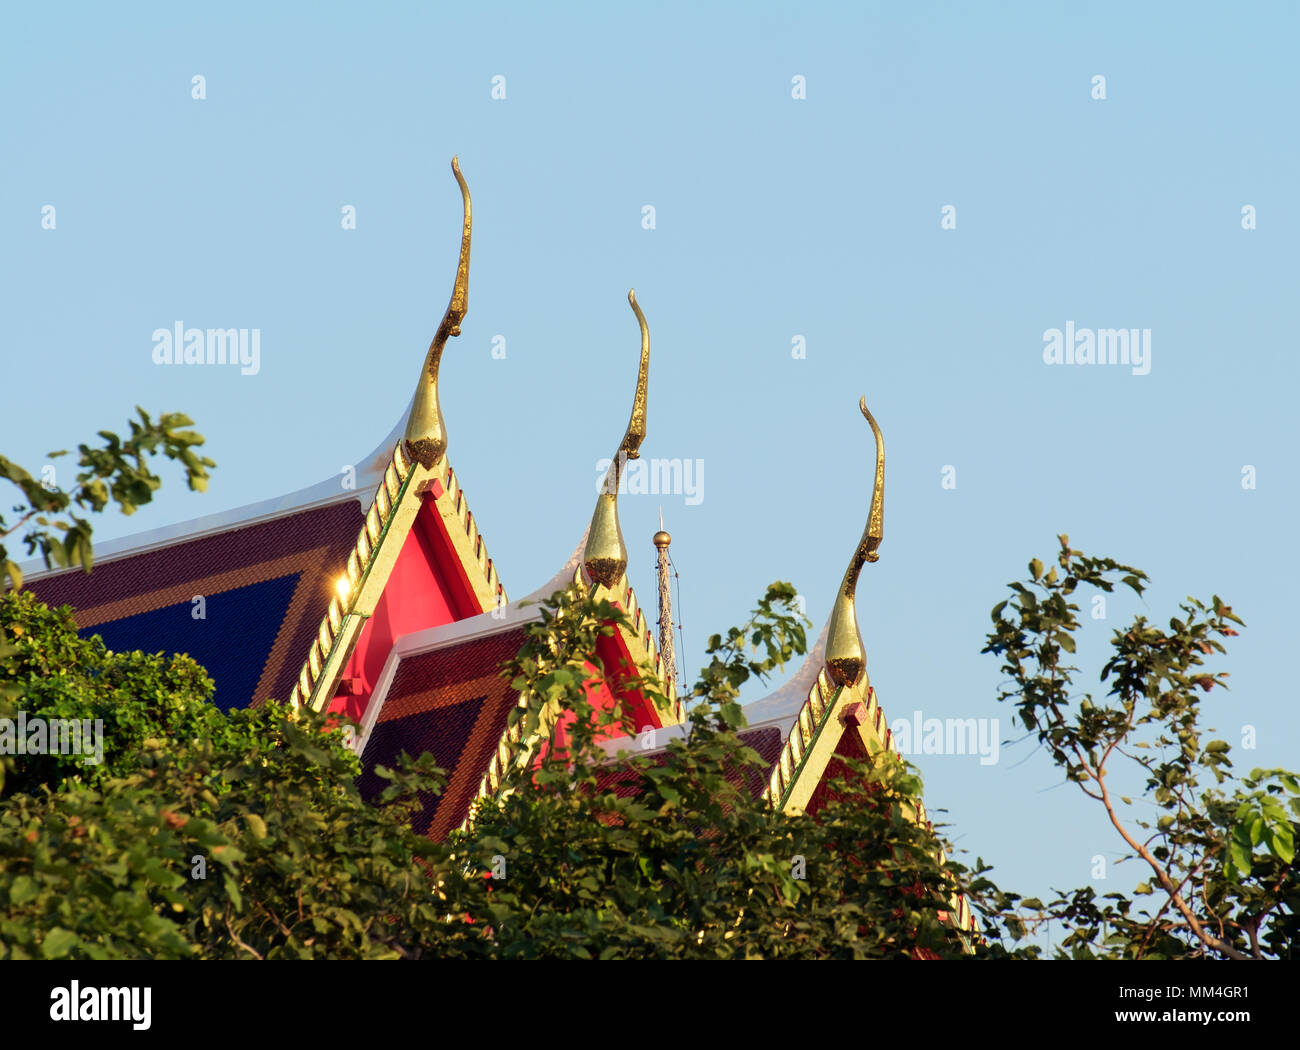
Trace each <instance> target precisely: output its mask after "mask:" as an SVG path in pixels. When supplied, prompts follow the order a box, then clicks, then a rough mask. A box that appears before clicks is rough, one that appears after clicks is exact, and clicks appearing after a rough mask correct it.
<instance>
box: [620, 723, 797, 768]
mask: <svg viewBox="0 0 1300 1050" xmlns="http://www.w3.org/2000/svg"><path fill="white" fill-rule="evenodd" d="M689 729H690V725H689V723H685V722H679V723H677V724H676V725H671V726H664V727H663V728H661V729H649V728H647V729H643V730H641V732H639V733H637V734H636V735H635V736H620V737H615V738H614V739H613V740H602V741H600V748H601V750H602V751H604V752H605V754H607V755H609V756H610V757H611V758H612V757H613V756H614V755H617V754H618V753H619V752H620V751H633V752H646V751H662V750H663V749H664V748H665V747H667V746H668V744H669V742H670V741H673V740H681V739H684V738H685V737H686V734H687V732H688V730H689ZM754 729H779V730H780V731H781V736H782V738H784V737H785V736H786V734H787V733H788V732H789V719H786V718H768V719H765V720H764V721H761V722H750V723H749V724H748V725H746V726H745V728H744V729H742V730H740V731H741V732H742V733H748V732H750V731H751V730H754Z"/></svg>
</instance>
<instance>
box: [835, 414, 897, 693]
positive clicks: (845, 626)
mask: <svg viewBox="0 0 1300 1050" xmlns="http://www.w3.org/2000/svg"><path fill="white" fill-rule="evenodd" d="M858 408H860V409H861V410H862V414H863V415H864V416H866V417H867V422H868V423H869V424H870V425H871V433H872V435H873V436H874V437H875V439H876V479H875V486H874V488H873V489H872V493H871V511H870V513H869V514H868V516H867V527H866V530H865V531H864V532H863V533H862V541H861V542H860V543H859V544H858V548H857V550H855V551H854V552H853V557H852V558H851V559H849V567H848V568H847V569H846V570H845V572H844V582H842V583H841V584H840V590H839V593H838V594H837V595H836V596H835V605H834V607H833V608H832V609H831V618H830V623H829V625H828V628H827V632H826V670H827V672H828V673H829V674H830V676H831V678H832V679H834V681H835V683H836V684H837V685H843V686H850V687H851V686H855V685H857V684H858V682H859V681H861V679H862V673H863V671H864V670H866V666H867V654H866V650H865V649H863V647H862V634H861V632H860V631H859V630H858V614H857V609H856V607H855V605H854V595H855V594H856V592H857V589H858V573H860V572H861V571H862V565H863V563H864V562H869V561H877V560H879V558H880V555H879V554H878V553H877V549H878V548H879V547H880V541H881V539H882V538H883V536H884V531H885V439H884V438H883V437H882V436H881V434H880V427H879V426H877V425H876V420H875V417H874V416H872V414H871V413H870V412H869V411H868V410H867V399H866V398H865V397H864V398H862V399H861V400H859V401H858Z"/></svg>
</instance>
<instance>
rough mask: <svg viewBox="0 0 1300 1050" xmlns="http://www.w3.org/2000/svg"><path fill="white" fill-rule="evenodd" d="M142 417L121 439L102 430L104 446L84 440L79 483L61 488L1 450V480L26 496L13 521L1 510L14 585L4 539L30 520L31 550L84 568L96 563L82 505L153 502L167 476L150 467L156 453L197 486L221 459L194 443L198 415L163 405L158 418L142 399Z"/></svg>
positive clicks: (27, 538)
mask: <svg viewBox="0 0 1300 1050" xmlns="http://www.w3.org/2000/svg"><path fill="white" fill-rule="evenodd" d="M136 412H138V413H139V416H140V418H139V419H138V420H134V419H133V420H129V421H128V422H129V425H130V427H131V433H130V436H129V437H127V438H125V439H123V438H121V437H119V436H118V435H117V434H115V433H113V432H112V431H110V430H101V431H100V432H99V437H100V439H101V440H102V442H103V444H102V445H100V446H98V447H92V446H90V445H85V444H82V445H79V446H78V447H77V452H78V455H77V466H78V468H79V469H78V471H77V474H76V479H75V484H74V485H72V486H71V487H70V488H68V489H63V488H61V487H59V486H58V485H57V484H55V483H54V481H53V479H52V477H46V478H42V479H41V480H39V481H38V480H37V479H36V478H34V477H33V476H32V475H31V473H30V472H28V471H27V470H25V469H23V468H22V467H20V466H19V465H18V464H17V463H14V462H12V461H11V460H8V459H6V458H5V457H4V456H0V480H4V481H8V482H10V483H11V484H12V485H14V486H15V487H16V488H17V489H18V491H19V493H20V495H21V497H22V498H21V501H20V502H19V503H18V504H16V505H15V506H14V507H13V508H12V510H13V513H14V514H15V515H16V518H15V520H14V521H13V522H9V521H6V519H5V517H4V515H3V514H2V513H0V575H3V576H8V578H9V581H10V583H11V584H12V586H13V588H14V589H15V590H17V589H18V588H19V587H21V586H22V583H23V577H22V572H21V571H20V570H19V568H18V565H17V563H16V562H14V561H12V560H11V559H10V558H9V555H8V551H7V549H6V540H7V539H8V538H9V537H10V536H11V535H13V534H14V533H15V532H17V531H18V530H19V529H23V528H24V527H25V529H26V531H25V532H24V533H23V535H22V541H23V543H24V544H25V545H26V548H27V556H28V557H32V556H34V555H36V554H38V553H39V554H40V555H41V557H42V558H44V559H45V565H46V567H47V568H49V567H51V566H54V565H57V566H59V567H60V568H66V567H67V566H70V565H81V566H82V568H84V569H85V571H86V572H89V571H90V568H91V565H92V564H93V560H94V559H93V551H92V548H91V533H92V531H93V528H92V526H91V523H90V521H89V519H87V518H85V517H82V516H79V514H78V513H77V512H78V511H81V512H82V513H99V512H100V511H102V510H104V509H105V508H106V507H107V506H108V505H109V503H110V502H112V503H116V504H117V507H118V509H119V510H120V511H121V512H122V513H123V514H134V513H135V511H136V509H137V508H138V507H141V506H143V505H144V504H146V503H148V502H150V500H152V499H153V494H154V493H155V492H156V491H157V490H158V488H159V487H160V486H161V485H162V479H161V478H159V477H158V475H157V474H155V473H154V472H153V471H152V469H150V465H149V460H150V459H151V458H152V457H153V456H158V455H161V456H165V457H166V458H167V459H174V460H179V461H180V463H181V465H182V466H183V467H184V468H185V478H186V482H187V483H188V484H189V487H190V489H191V490H193V491H195V492H202V491H204V489H206V488H207V483H208V476H209V475H208V468H209V467H215V466H216V464H215V463H214V462H213V461H212V460H210V459H208V458H207V457H206V456H200V455H199V454H198V453H197V452H196V451H195V449H196V448H197V447H198V446H200V445H202V444H203V442H204V438H203V435H202V434H199V433H196V432H195V431H193V430H185V429H183V428H185V427H189V426H193V425H194V421H193V420H192V419H190V418H189V417H188V416H186V415H183V414H182V413H180V412H165V413H163V415H162V416H161V417H159V419H158V421H157V422H154V420H153V419H151V418H150V416H149V414H148V413H147V412H145V410H144V409H143V408H140V407H139V406H137V407H136ZM67 454H68V453H67V450H66V449H65V450H60V451H58V452H50V453H48V457H49V458H50V459H57V458H59V457H60V456H66V455H67ZM50 468H51V469H52V468H53V465H52V464H51V465H50Z"/></svg>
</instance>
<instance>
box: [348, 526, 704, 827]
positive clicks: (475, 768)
mask: <svg viewBox="0 0 1300 1050" xmlns="http://www.w3.org/2000/svg"><path fill="white" fill-rule="evenodd" d="M586 547H587V535H586V534H585V533H584V534H583V537H582V539H580V540H579V541H578V545H577V547H576V548H575V549H574V551H573V553H572V554H571V555H570V556H569V559H568V561H566V562H565V564H564V565H563V566H562V567H561V568H560V570H559V571H558V572H557V573H555V575H554V576H552V577H551V578H550V579H549V580H548V581H547V582H546V583H544V584H542V585H541V586H540V587H538V588H537V589H536V590H535V591H533V592H532V593H531V594H528V595H526V596H525V597H523V598H520V599H518V600H516V601H514V602H510V603H508V604H505V605H501V606H498V607H496V608H494V609H492V610H490V611H488V612H485V613H482V614H480V615H478V616H473V617H470V618H467V619H463V620H460V621H457V622H455V623H448V624H444V625H441V626H437V627H432V628H429V629H427V630H422V631H416V632H412V633H409V634H406V635H403V636H401V637H400V638H398V639H397V640H396V641H395V642H394V644H393V646H392V648H391V650H390V652H389V655H388V659H387V661H386V662H385V664H384V669H383V672H382V673H381V674H380V676H379V679H378V683H377V685H376V688H375V691H374V694H373V697H372V700H371V702H370V704H369V706H368V707H367V709H366V712H365V717H364V719H363V720H362V723H361V735H360V737H359V739H358V740H357V744H356V749H357V751H358V753H359V754H360V755H361V761H362V767H363V769H364V770H365V772H364V773H363V775H362V779H361V781H360V785H361V787H362V790H363V792H370V793H373V794H378V792H379V791H381V790H382V789H383V786H384V783H383V782H382V781H381V780H380V779H379V778H378V777H376V776H375V775H374V767H375V766H376V765H377V764H382V765H385V766H389V767H391V766H392V765H393V764H394V762H395V761H396V758H397V756H398V755H399V754H400V753H401V752H402V751H403V750H405V751H407V752H408V753H410V754H411V755H418V754H419V753H420V752H421V751H429V752H430V753H431V754H433V755H434V756H435V757H436V758H437V760H438V764H439V765H440V766H442V767H443V768H444V769H445V770H447V772H448V783H447V786H446V789H445V790H444V792H443V795H442V796H440V798H437V799H435V798H433V797H430V798H429V799H426V800H424V809H423V810H422V811H421V815H420V817H419V818H418V819H417V828H416V830H418V831H420V832H422V833H423V834H427V835H429V836H430V837H433V838H442V837H443V836H445V835H446V834H447V833H448V832H449V831H451V830H452V829H453V828H455V827H458V826H459V825H461V824H463V823H464V821H465V820H466V819H467V817H468V816H469V813H470V807H471V806H472V804H473V802H474V801H475V800H476V799H477V798H480V797H482V796H484V795H487V794H490V793H492V792H494V791H495V790H496V789H497V788H498V787H499V786H500V784H501V780H502V776H503V773H504V771H505V769H506V766H507V764H508V763H509V762H510V761H511V760H512V758H518V757H519V756H520V755H521V754H527V753H528V752H529V751H530V746H529V745H528V744H525V747H524V749H523V751H522V752H521V750H520V747H519V744H520V740H519V735H518V733H517V732H512V731H510V730H508V728H507V719H508V717H509V713H510V710H511V709H512V708H514V707H515V706H517V705H518V703H519V693H518V692H517V691H516V690H515V689H513V688H511V686H510V683H509V680H508V679H507V678H505V677H504V676H503V675H502V674H501V673H500V665H501V664H502V663H503V662H504V661H506V660H508V659H509V658H511V657H513V656H515V655H516V654H517V653H518V651H519V649H520V648H521V647H522V645H523V643H524V638H525V631H524V629H525V626H526V625H527V624H528V623H530V622H533V621H535V620H538V619H540V617H541V611H542V607H541V605H540V603H541V602H542V601H543V600H544V599H546V598H549V597H551V595H553V594H554V593H555V592H556V591H562V590H564V589H565V588H566V587H568V586H570V585H571V584H573V583H575V582H578V583H581V582H582V576H581V572H582V558H583V554H584V551H585V550H586ZM623 583H624V584H625V588H624V590H623V600H622V601H621V602H620V603H619V604H620V605H621V606H622V607H623V608H624V609H625V610H627V611H628V613H629V616H630V618H631V619H632V621H633V625H634V626H633V629H632V630H627V629H620V630H619V631H618V632H617V635H618V637H617V640H616V641H614V642H613V643H611V649H610V651H609V652H608V653H607V654H606V655H607V657H608V658H609V659H612V660H614V661H619V662H630V663H631V664H632V665H634V666H635V667H637V668H639V669H640V670H641V672H642V673H647V674H653V675H655V676H657V677H658V679H659V682H660V685H661V688H662V689H663V691H664V693H665V695H666V696H667V697H668V698H669V701H670V707H669V709H666V710H665V709H650V708H648V707H646V708H644V709H642V708H641V707H638V706H637V703H638V699H639V694H637V695H632V694H624V693H621V692H620V693H619V699H620V700H621V701H623V702H624V703H629V704H631V705H632V706H633V708H634V717H636V718H638V719H639V724H642V725H644V724H647V722H648V724H650V725H655V726H657V725H662V724H665V723H671V722H675V721H677V720H679V719H680V718H681V705H680V703H679V702H678V701H677V699H676V687H675V683H672V682H668V681H665V680H664V678H663V672H662V664H661V663H660V661H659V656H658V651H657V648H656V646H655V642H654V638H653V635H652V634H651V631H650V629H649V626H648V625H647V623H646V620H645V615H644V614H643V613H642V612H641V610H640V608H639V606H638V604H637V600H636V594H635V592H634V591H633V589H632V587H631V585H630V584H627V583H626V580H624V581H623ZM615 688H617V683H615Z"/></svg>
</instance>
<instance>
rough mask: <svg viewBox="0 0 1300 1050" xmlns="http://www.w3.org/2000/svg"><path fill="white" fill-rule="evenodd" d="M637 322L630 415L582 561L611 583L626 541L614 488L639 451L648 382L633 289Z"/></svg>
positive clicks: (622, 566) (597, 578)
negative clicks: (637, 349)
mask: <svg viewBox="0 0 1300 1050" xmlns="http://www.w3.org/2000/svg"><path fill="white" fill-rule="evenodd" d="M627 301H628V302H629V303H631V304H632V312H633V313H634V314H636V320H637V324H639V325H640V326H641V367H640V369H639V371H638V372H637V377H636V397H635V398H634V399H633V401H632V418H631V419H629V420H628V422H627V430H626V431H625V432H624V434H623V440H622V441H621V442H619V446H618V450H617V451H616V452H615V453H614V461H613V462H612V463H610V465H609V472H608V473H607V474H606V475H605V481H604V484H603V485H602V486H601V488H602V491H601V493H600V495H599V496H597V497H596V509H595V511H594V512H593V513H592V515H591V527H590V528H589V529H588V530H587V547H586V550H585V551H584V552H583V556H582V564H583V565H584V566H585V567H586V570H587V575H588V576H590V577H591V579H592V581H593V582H594V583H603V584H604V585H605V586H606V587H613V586H614V584H616V583H617V582H618V581H619V580H620V579H621V578H622V576H623V574H624V573H625V572H626V571H627V544H625V543H624V542H623V530H622V529H621V528H620V527H619V524H618V489H619V483H620V481H621V480H622V477H623V468H624V466H626V464H627V461H628V460H629V459H637V458H638V457H640V455H641V451H640V450H641V442H642V441H643V440H645V419H646V395H647V393H648V391H649V386H650V329H649V328H648V327H646V323H645V314H643V313H642V312H641V307H640V306H638V305H637V301H636V289H633V290H632V291H630V292H628V293H627Z"/></svg>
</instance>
